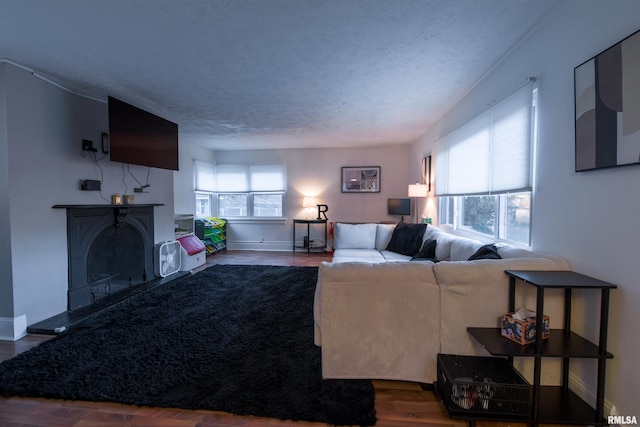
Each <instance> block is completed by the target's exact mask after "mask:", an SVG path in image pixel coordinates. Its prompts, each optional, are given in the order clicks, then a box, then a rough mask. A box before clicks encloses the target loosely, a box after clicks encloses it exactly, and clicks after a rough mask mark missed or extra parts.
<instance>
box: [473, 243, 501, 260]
mask: <svg viewBox="0 0 640 427" xmlns="http://www.w3.org/2000/svg"><path fill="white" fill-rule="evenodd" d="M476 259H502V257H501V256H500V254H498V248H496V245H491V244H490V245H483V246H481V247H480V249H478V250H477V251H476V253H474V254H473V255H471V256H470V257H469V259H468V261H473V260H476Z"/></svg>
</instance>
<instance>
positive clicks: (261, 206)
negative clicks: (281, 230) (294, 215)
mask: <svg viewBox="0 0 640 427" xmlns="http://www.w3.org/2000/svg"><path fill="white" fill-rule="evenodd" d="M253 216H261V217H280V216H282V194H254V195H253Z"/></svg>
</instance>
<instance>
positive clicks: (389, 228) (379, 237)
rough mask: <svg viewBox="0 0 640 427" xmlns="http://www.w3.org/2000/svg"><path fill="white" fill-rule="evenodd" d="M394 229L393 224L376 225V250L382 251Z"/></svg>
mask: <svg viewBox="0 0 640 427" xmlns="http://www.w3.org/2000/svg"><path fill="white" fill-rule="evenodd" d="M395 228H396V225H395V224H378V228H377V231H376V249H377V250H379V251H384V250H385V249H386V248H387V245H388V244H389V242H390V241H391V236H392V235H393V230H394V229H395Z"/></svg>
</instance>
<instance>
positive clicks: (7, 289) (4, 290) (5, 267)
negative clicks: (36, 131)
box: [0, 63, 14, 336]
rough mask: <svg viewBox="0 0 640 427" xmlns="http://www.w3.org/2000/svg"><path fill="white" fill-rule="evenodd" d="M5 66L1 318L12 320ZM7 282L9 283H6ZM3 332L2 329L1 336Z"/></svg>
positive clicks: (0, 72)
mask: <svg viewBox="0 0 640 427" xmlns="http://www.w3.org/2000/svg"><path fill="white" fill-rule="evenodd" d="M4 76H5V66H4V64H2V63H0V236H2V239H0V318H5V319H7V320H6V322H7V323H9V322H12V320H9V319H13V317H14V314H13V288H12V287H11V286H8V284H9V283H11V240H10V239H8V238H7V237H8V236H10V235H11V231H10V230H11V222H10V218H9V144H8V141H7V109H6V101H5V100H6V84H5V77H4ZM5 284H7V285H5ZM1 335H3V332H2V331H0V336H1Z"/></svg>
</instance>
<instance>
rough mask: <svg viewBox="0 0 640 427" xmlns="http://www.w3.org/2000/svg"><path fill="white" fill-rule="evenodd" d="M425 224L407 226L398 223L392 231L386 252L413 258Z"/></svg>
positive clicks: (420, 241)
mask: <svg viewBox="0 0 640 427" xmlns="http://www.w3.org/2000/svg"><path fill="white" fill-rule="evenodd" d="M426 229H427V224H407V223H404V222H399V223H398V225H396V228H394V229H393V234H392V235H391V240H390V241H389V244H388V245H387V248H386V249H387V250H388V251H391V252H397V253H399V254H402V255H406V256H414V255H415V254H417V253H418V251H419V250H420V245H422V237H423V236H424V231H425V230H426Z"/></svg>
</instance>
